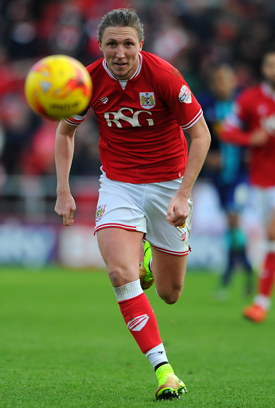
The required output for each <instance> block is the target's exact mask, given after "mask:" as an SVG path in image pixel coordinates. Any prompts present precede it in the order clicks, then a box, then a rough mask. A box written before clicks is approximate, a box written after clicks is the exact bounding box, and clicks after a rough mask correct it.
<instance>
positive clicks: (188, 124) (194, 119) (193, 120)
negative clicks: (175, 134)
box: [181, 109, 203, 130]
mask: <svg viewBox="0 0 275 408" xmlns="http://www.w3.org/2000/svg"><path fill="white" fill-rule="evenodd" d="M202 115H203V111H202V109H200V111H199V112H198V113H197V114H196V116H195V117H194V118H193V119H192V120H190V122H188V123H187V124H186V125H181V127H182V129H183V130H186V129H189V128H190V127H192V126H193V125H194V124H195V123H196V122H197V121H198V120H199V119H200V117H201V116H202Z"/></svg>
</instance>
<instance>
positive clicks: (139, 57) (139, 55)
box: [102, 53, 143, 81]
mask: <svg viewBox="0 0 275 408" xmlns="http://www.w3.org/2000/svg"><path fill="white" fill-rule="evenodd" d="M142 60H143V57H142V55H141V53H139V54H138V66H137V69H136V71H135V73H134V74H133V75H132V76H131V78H129V79H128V80H127V81H130V80H131V79H133V78H136V77H137V76H138V74H139V73H140V71H141V67H142ZM102 65H103V68H104V69H105V71H106V72H107V74H108V75H109V76H110V77H111V78H113V79H115V80H116V81H118V79H117V78H116V77H115V76H114V75H113V74H112V72H111V71H110V70H109V68H108V66H107V62H106V59H105V58H104V59H103V61H102Z"/></svg>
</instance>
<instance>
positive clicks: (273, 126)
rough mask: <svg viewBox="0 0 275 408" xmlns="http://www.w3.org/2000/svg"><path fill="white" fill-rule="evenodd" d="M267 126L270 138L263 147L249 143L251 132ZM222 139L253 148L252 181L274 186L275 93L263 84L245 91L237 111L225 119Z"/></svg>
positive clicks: (251, 157) (250, 165)
mask: <svg viewBox="0 0 275 408" xmlns="http://www.w3.org/2000/svg"><path fill="white" fill-rule="evenodd" d="M259 128H265V129H266V130H267V131H268V133H269V134H270V138H269V140H268V141H267V143H266V144H265V145H264V146H249V140H250V135H251V133H252V132H253V131H254V130H256V129H259ZM221 137H222V139H223V141H225V142H230V143H236V144H239V145H242V146H249V147H250V163H249V173H250V179H251V183H252V184H253V185H255V186H258V187H263V188H265V187H272V186H275V93H274V92H273V91H272V90H271V88H270V87H269V86H268V85H267V84H266V83H263V84H261V85H258V86H255V87H252V88H250V89H247V90H245V91H244V92H242V94H241V95H240V96H239V98H238V99H237V101H236V104H235V107H234V111H233V112H232V114H231V115H229V116H228V118H227V119H226V121H225V126H224V131H223V133H222V135H221Z"/></svg>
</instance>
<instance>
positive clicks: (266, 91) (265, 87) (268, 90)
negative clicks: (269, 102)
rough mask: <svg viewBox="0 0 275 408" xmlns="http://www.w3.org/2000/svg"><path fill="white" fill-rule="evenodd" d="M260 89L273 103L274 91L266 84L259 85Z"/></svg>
mask: <svg viewBox="0 0 275 408" xmlns="http://www.w3.org/2000/svg"><path fill="white" fill-rule="evenodd" d="M261 88H262V91H263V93H264V94H265V95H266V96H267V97H269V98H271V99H273V101H275V91H274V90H273V89H272V88H271V86H270V85H269V84H268V83H267V82H262V84H261Z"/></svg>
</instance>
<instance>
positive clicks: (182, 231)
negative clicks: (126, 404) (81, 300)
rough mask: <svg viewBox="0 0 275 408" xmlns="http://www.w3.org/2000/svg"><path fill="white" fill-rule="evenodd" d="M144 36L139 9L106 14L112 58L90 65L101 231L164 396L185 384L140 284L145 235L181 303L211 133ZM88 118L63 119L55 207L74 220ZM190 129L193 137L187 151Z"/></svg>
mask: <svg viewBox="0 0 275 408" xmlns="http://www.w3.org/2000/svg"><path fill="white" fill-rule="evenodd" d="M143 38H144V36H143V25H142V24H141V22H140V20H139V17H138V16H137V14H136V12H135V11H134V10H130V9H117V10H113V11H111V12H109V13H107V14H106V15H105V16H104V17H103V18H102V21H101V23H100V24H99V28H98V45H99V48H100V50H101V51H102V53H103V55H104V57H103V58H100V59H99V60H97V61H95V62H94V63H93V64H91V65H89V66H88V67H87V69H88V71H89V73H90V75H91V78H92V81H93V84H94V89H93V96H92V99H91V103H90V107H91V108H92V109H93V111H94V112H95V115H96V117H97V121H98V126H99V134H100V142H99V147H100V158H101V162H102V175H101V177H100V189H99V199H98V206H97V210H96V217H95V222H96V227H95V232H96V234H97V240H98V245H99V249H100V252H101V254H102V257H103V259H104V261H105V263H106V265H107V269H108V274H109V278H110V281H111V283H112V286H113V288H114V292H115V295H116V298H117V301H118V304H119V307H120V311H121V313H122V316H123V318H124V320H125V323H126V325H127V327H128V329H129V331H130V332H131V334H132V336H133V337H134V339H135V341H136V342H137V344H138V346H139V347H140V350H141V351H142V353H143V354H145V355H146V357H147V358H148V359H149V361H150V362H151V364H152V366H153V367H154V369H155V372H156V376H157V380H158V389H157V391H156V398H157V399H171V398H175V397H179V394H181V393H183V392H186V388H185V385H184V383H183V382H182V381H181V380H180V379H179V378H178V377H177V376H176V375H175V374H174V371H173V369H172V367H171V365H170V364H169V363H168V359H167V355H166V351H165V348H164V345H163V343H162V340H161V337H160V333H159V329H158V324H157V321H156V317H155V314H154V312H153V310H152V308H151V306H150V303H149V301H148V299H147V297H146V295H145V294H144V292H143V289H142V286H141V283H140V279H139V271H140V270H139V261H140V248H141V245H142V241H143V238H144V234H146V239H147V240H148V242H149V243H150V244H151V246H152V255H153V259H154V266H153V270H150V269H149V268H147V269H148V270H147V272H148V275H149V276H148V277H146V276H145V277H144V280H145V281H147V282H148V280H149V279H151V280H152V279H154V281H155V285H156V289H157V292H158V295H159V296H160V297H161V298H162V299H163V300H164V301H165V302H166V303H168V304H172V303H175V302H176V301H177V300H178V299H179V297H180V295H181V292H182V289H183V281H184V275H185V270H186V262H187V254H188V252H189V235H190V230H191V220H192V199H191V190H192V187H193V185H194V182H195V180H196V178H197V176H198V174H199V172H200V170H201V167H202V165H203V162H204V159H205V156H206V154H207V151H208V148H209V144H210V134H209V130H208V128H207V125H206V123H205V120H204V118H203V114H202V110H201V107H200V105H199V103H198V102H197V100H196V98H195V97H194V95H193V94H192V93H191V91H190V89H189V87H188V85H187V83H186V82H185V80H184V78H183V77H182V75H181V74H180V73H179V71H178V70H177V69H176V68H174V67H173V66H172V65H170V64H169V63H168V62H166V61H164V60H163V59H161V58H159V57H157V56H156V55H154V54H151V53H148V52H144V51H142V47H143V42H144V39H143ZM84 118H85V113H83V114H82V115H77V116H74V117H72V118H68V119H66V120H64V121H61V122H60V124H59V126H58V129H57V132H56V167H57V202H56V207H55V211H56V212H57V213H58V214H59V215H60V216H61V217H63V224H64V225H67V226H70V225H72V224H73V222H74V220H73V216H74V212H75V209H76V206H75V201H74V199H73V197H72V195H71V192H70V187H69V173H70V167H71V163H72V159H73V152H74V135H75V130H76V127H77V126H78V125H79V124H80V123H81V122H82V121H83V120H84ZM183 129H188V133H189V135H190V138H191V144H190V149H189V156H188V148H187V142H186V139H185V137H184V133H183ZM146 252H148V251H146ZM144 266H145V267H146V265H144ZM152 274H153V275H152Z"/></svg>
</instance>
